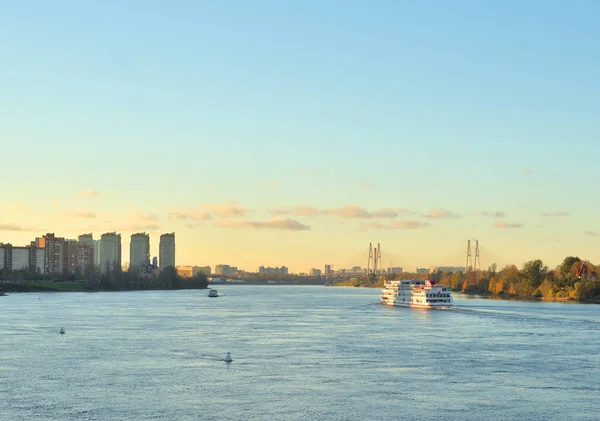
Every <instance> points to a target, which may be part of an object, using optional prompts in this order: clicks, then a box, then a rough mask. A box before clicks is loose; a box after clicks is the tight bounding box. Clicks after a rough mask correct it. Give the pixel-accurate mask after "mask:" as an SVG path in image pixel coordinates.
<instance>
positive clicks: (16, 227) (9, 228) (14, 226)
mask: <svg viewBox="0 0 600 421" xmlns="http://www.w3.org/2000/svg"><path fill="white" fill-rule="evenodd" d="M0 231H29V230H28V229H27V228H24V227H22V226H20V225H17V224H0Z"/></svg>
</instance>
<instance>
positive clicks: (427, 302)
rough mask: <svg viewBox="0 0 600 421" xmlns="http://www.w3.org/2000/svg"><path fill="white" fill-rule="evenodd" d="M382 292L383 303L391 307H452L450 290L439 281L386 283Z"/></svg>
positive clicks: (404, 280) (405, 280)
mask: <svg viewBox="0 0 600 421" xmlns="http://www.w3.org/2000/svg"><path fill="white" fill-rule="evenodd" d="M384 285H385V288H384V289H382V290H381V302H382V303H383V304H387V305H389V306H397V307H416V308H437V307H451V306H452V292H451V291H450V288H448V287H446V286H443V285H439V284H438V282H437V281H430V280H427V281H422V280H408V279H403V280H399V281H386V282H385V284H384Z"/></svg>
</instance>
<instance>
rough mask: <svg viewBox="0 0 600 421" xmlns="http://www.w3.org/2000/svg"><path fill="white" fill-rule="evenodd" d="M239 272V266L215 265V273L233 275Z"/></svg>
mask: <svg viewBox="0 0 600 421" xmlns="http://www.w3.org/2000/svg"><path fill="white" fill-rule="evenodd" d="M237 272H238V268H237V267H236V266H229V265H222V264H221V265H216V266H215V275H224V276H233V275H235V274H236V273H237Z"/></svg>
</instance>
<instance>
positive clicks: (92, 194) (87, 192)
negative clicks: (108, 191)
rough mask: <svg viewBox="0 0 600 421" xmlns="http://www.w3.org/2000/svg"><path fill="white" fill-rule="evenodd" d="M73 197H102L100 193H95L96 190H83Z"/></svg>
mask: <svg viewBox="0 0 600 421" xmlns="http://www.w3.org/2000/svg"><path fill="white" fill-rule="evenodd" d="M75 196H78V197H97V196H102V193H100V192H97V191H96V190H84V191H80V192H79V193H77V194H76V195H75Z"/></svg>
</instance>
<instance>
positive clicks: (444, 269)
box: [429, 266, 465, 273]
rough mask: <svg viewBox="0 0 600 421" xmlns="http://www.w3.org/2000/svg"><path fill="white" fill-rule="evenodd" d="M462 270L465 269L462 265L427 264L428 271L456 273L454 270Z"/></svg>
mask: <svg viewBox="0 0 600 421" xmlns="http://www.w3.org/2000/svg"><path fill="white" fill-rule="evenodd" d="M464 271H465V267H464V266H429V273H436V272H449V273H456V272H464Z"/></svg>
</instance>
